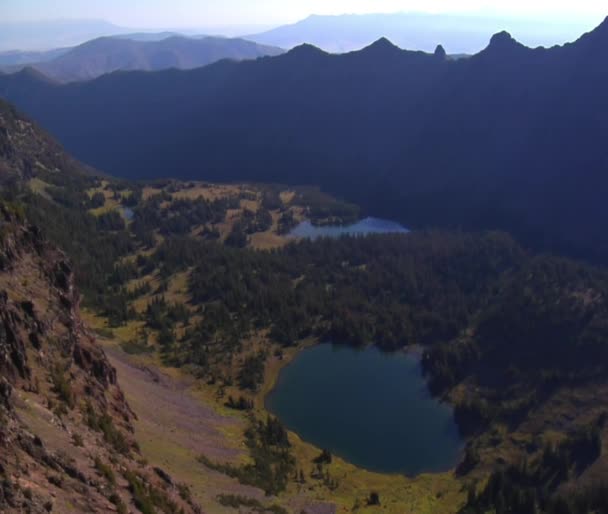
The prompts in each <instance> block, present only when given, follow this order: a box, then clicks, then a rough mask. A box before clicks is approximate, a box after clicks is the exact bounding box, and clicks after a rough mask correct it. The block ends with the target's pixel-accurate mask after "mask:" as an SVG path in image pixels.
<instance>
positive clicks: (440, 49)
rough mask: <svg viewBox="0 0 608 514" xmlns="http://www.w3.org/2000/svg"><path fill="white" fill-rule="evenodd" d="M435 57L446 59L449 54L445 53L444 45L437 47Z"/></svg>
mask: <svg viewBox="0 0 608 514" xmlns="http://www.w3.org/2000/svg"><path fill="white" fill-rule="evenodd" d="M434 55H435V57H437V58H438V59H442V60H444V59H446V58H447V56H448V54H447V52H446V51H445V48H443V45H437V48H435V52H434Z"/></svg>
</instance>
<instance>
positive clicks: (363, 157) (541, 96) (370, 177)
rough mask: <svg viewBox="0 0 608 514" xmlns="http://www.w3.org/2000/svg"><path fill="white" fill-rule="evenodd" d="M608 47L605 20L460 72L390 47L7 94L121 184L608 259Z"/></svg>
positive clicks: (454, 65)
mask: <svg viewBox="0 0 608 514" xmlns="http://www.w3.org/2000/svg"><path fill="white" fill-rule="evenodd" d="M607 44H608V21H607V22H605V23H603V24H602V25H601V26H599V27H598V28H597V29H596V30H595V31H593V32H592V33H589V34H586V35H584V36H583V37H581V38H580V39H579V40H578V41H576V42H575V43H572V44H568V45H565V46H563V47H555V48H551V49H542V48H539V49H529V48H526V47H524V46H522V45H521V44H519V43H517V42H516V41H515V40H513V39H512V38H511V37H510V36H509V35H508V34H506V33H501V34H497V35H496V36H494V37H493V38H492V41H491V43H490V44H489V46H488V47H487V48H486V49H485V50H483V51H482V52H480V53H479V54H477V55H475V56H473V57H472V58H470V59H465V60H459V61H450V60H447V59H446V58H445V52H443V51H441V49H439V50H438V51H437V52H436V53H435V54H434V55H433V54H424V53H421V52H408V51H403V50H400V49H398V48H397V47H395V46H393V45H392V44H390V42H388V41H387V40H386V39H382V40H379V41H378V42H376V43H374V44H373V45H371V46H370V47H368V48H365V49H363V50H361V51H360V52H354V53H351V54H345V55H330V54H326V53H324V52H322V51H321V50H318V49H316V48H314V47H311V46H308V45H304V46H301V47H298V48H295V49H294V50H292V51H291V52H289V53H287V54H285V55H282V56H279V57H276V58H266V59H260V60H258V61H255V62H254V61H250V62H243V63H233V62H221V63H216V64H213V65H210V66H208V67H206V68H203V69H198V70H193V71H188V72H179V71H165V72H159V73H154V74H150V73H126V74H114V75H111V76H106V77H101V78H99V79H97V80H94V81H91V82H87V83H79V84H71V85H65V86H58V85H55V84H52V83H49V82H48V81H44V80H42V79H41V78H40V77H37V76H35V75H34V74H33V73H31V72H27V71H24V72H22V73H18V74H15V75H11V76H1V77H0V94H1V95H3V96H4V97H6V98H8V99H10V100H11V101H13V102H14V103H15V104H16V105H17V106H18V107H19V108H21V109H23V110H24V111H25V112H27V113H28V114H29V115H31V116H32V117H33V118H34V119H36V120H37V121H38V122H40V123H41V124H42V125H43V126H44V127H46V128H47V129H49V130H50V131H52V132H53V134H55V135H56V136H57V137H58V138H59V139H60V140H61V141H62V143H64V144H65V145H66V148H67V149H68V150H69V151H71V152H72V153H73V154H74V155H75V156H76V157H78V158H80V159H83V160H84V161H86V162H88V163H90V164H92V165H94V166H96V167H98V168H100V169H103V170H105V171H107V172H109V173H112V174H115V175H119V176H123V177H131V178H133V177H138V178H141V177H146V178H151V177H167V176H171V177H179V178H185V179H192V178H204V179H207V180H255V181H262V182H281V183H290V184H302V183H309V184H317V185H321V186H322V187H323V188H325V189H326V190H328V191H330V192H333V193H337V194H339V195H341V196H345V197H347V198H348V199H349V200H350V201H353V202H355V203H358V204H360V205H361V206H362V207H363V208H364V209H365V210H366V211H368V212H372V213H374V214H376V215H383V216H385V217H392V218H394V219H397V220H399V221H402V222H403V223H404V224H405V225H406V226H409V227H413V228H415V227H421V226H441V227H464V228H466V229H488V228H489V229H503V230H507V231H509V232H511V233H514V234H515V235H516V236H517V237H518V239H520V240H522V241H523V242H524V243H525V244H527V245H528V244H530V245H535V246H537V247H541V248H544V249H549V250H555V251H565V252H569V253H570V254H572V255H577V256H584V257H586V258H591V259H599V260H606V259H608V239H607V236H606V234H605V231H604V230H603V229H602V227H601V226H600V224H598V223H594V222H593V220H597V219H604V218H605V217H606V214H607V213H606V204H605V202H604V197H605V195H606V192H607V188H608V183H607V181H606V178H605V173H604V172H605V167H606V162H607V159H608V157H607V154H606V149H605V145H604V135H605V134H606V133H607V131H608V121H607V120H608V116H606V113H607V112H608V103H607V100H606V96H605V95H604V94H603V91H604V90H606V89H608V67H607V66H606V62H607V61H606V59H605V58H604V57H605V48H606V45H607ZM547 127H550V130H548V128H547ZM109 148H111V149H112V151H108V149H109Z"/></svg>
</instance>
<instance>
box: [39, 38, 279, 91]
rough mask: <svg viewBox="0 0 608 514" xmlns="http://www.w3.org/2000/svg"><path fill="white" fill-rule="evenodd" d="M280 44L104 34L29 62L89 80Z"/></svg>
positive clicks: (185, 65) (191, 64)
mask: <svg viewBox="0 0 608 514" xmlns="http://www.w3.org/2000/svg"><path fill="white" fill-rule="evenodd" d="M281 53H283V51H282V50H281V49H280V48H277V47H272V46H265V45H260V44H258V43H254V42H252V41H246V40H244V39H228V38H221V37H204V38H197V39H194V38H188V37H184V36H177V35H176V36H171V37H166V38H163V39H161V40H158V41H156V40H151V41H142V40H136V39H131V38H129V37H128V36H125V37H103V38H99V39H94V40H92V41H88V42H86V43H83V44H82V45H80V46H77V47H75V48H72V49H70V50H69V51H67V52H64V53H62V54H61V55H59V56H58V57H55V58H54V59H52V60H47V62H40V63H33V64H28V66H31V67H33V68H34V69H36V70H38V71H40V72H42V73H44V74H45V75H46V76H48V77H50V78H52V79H54V80H58V81H60V82H72V81H80V80H89V79H93V78H96V77H99V76H100V75H105V74H106V73H112V72H115V71H130V70H141V71H158V70H166V69H169V68H176V69H182V70H188V69H192V68H198V67H201V66H206V65H207V64H210V63H213V62H216V61H220V60H222V59H232V60H236V61H240V60H244V59H256V58H258V57H263V56H266V55H279V54H281Z"/></svg>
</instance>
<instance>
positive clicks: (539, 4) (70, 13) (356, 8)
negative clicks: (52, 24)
mask: <svg viewBox="0 0 608 514" xmlns="http://www.w3.org/2000/svg"><path fill="white" fill-rule="evenodd" d="M396 11H426V12H450V13H458V12H475V13H492V14H499V15H509V16H511V15H517V16H523V17H531V18H536V17H543V18H545V19H546V18H547V17H551V18H556V17H562V18H564V19H565V20H567V19H568V18H572V17H575V18H589V19H601V18H603V17H604V16H606V15H608V6H607V5H606V0H308V1H303V0H0V23H1V22H9V21H24V20H45V19H47V20H48V19H57V18H81V19H82V18H89V19H90V18H99V19H105V20H108V21H111V22H113V23H115V24H118V25H122V26H128V27H141V28H161V27H196V26H198V27H211V26H224V25H254V24H260V25H273V24H281V23H287V22H295V21H297V20H299V19H302V18H305V17H306V16H308V15H310V14H343V13H369V12H396Z"/></svg>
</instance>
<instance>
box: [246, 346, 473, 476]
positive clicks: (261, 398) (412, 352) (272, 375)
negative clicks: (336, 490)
mask: <svg viewBox="0 0 608 514" xmlns="http://www.w3.org/2000/svg"><path fill="white" fill-rule="evenodd" d="M325 345H327V346H332V347H334V349H337V350H338V351H340V350H353V349H352V348H351V347H349V346H348V345H340V344H335V343H329V342H320V341H318V340H315V341H312V340H310V341H308V342H306V343H304V344H302V345H299V346H298V347H296V348H294V349H293V350H292V351H289V352H288V353H287V354H286V355H285V356H284V357H283V359H281V360H278V359H277V360H275V361H274V362H272V363H271V364H270V366H268V371H267V377H266V378H265V380H264V383H263V385H262V388H261V389H260V391H259V392H258V394H256V401H255V404H256V409H257V410H261V411H262V412H264V413H266V414H269V415H272V416H275V417H277V418H278V419H279V420H281V422H283V423H284V424H285V426H286V428H287V429H288V431H289V433H291V434H293V435H294V436H296V438H297V439H298V440H299V441H301V442H302V443H304V444H306V445H309V446H311V447H314V448H316V449H317V450H318V452H319V453H320V452H321V450H322V449H323V445H322V444H318V442H314V441H311V438H310V437H306V436H305V435H304V434H303V433H302V431H301V430H299V429H297V428H296V427H294V426H293V425H292V424H291V423H285V421H284V419H282V417H281V415H280V414H279V413H277V412H276V410H275V409H274V408H272V407H271V406H270V405H269V398H270V396H271V395H272V394H275V393H276V388H277V387H278V386H279V380H280V378H281V373H283V372H284V370H285V368H287V367H288V366H289V365H291V364H292V363H293V362H294V361H295V360H296V359H297V358H298V357H300V356H301V354H302V353H303V352H304V351H306V350H310V349H313V348H317V347H319V346H325ZM361 351H378V352H379V354H381V355H383V356H384V355H387V353H386V352H382V351H381V350H380V349H379V348H377V347H376V346H375V345H368V346H366V347H365V349H363V350H361ZM422 352H423V348H422V347H420V346H412V347H408V348H404V349H401V350H398V351H397V352H391V353H393V354H400V355H404V356H407V355H409V356H413V357H415V358H416V360H417V362H416V365H417V366H420V359H421V357H422ZM418 371H419V372H420V374H421V379H422V381H423V384H424V391H423V397H427V399H430V400H432V402H435V404H436V405H435V408H437V409H439V410H440V411H443V410H444V409H449V416H448V418H449V420H450V423H453V425H454V426H455V427H456V429H455V433H456V434H457V437H458V438H459V441H458V442H457V444H456V446H457V449H456V450H454V456H453V458H452V459H450V462H451V463H450V464H449V465H446V466H440V467H437V465H433V464H431V465H429V466H422V467H420V469H418V470H417V471H415V472H407V471H404V470H401V471H392V470H387V469H385V468H383V467H382V466H381V465H379V466H374V465H366V464H362V463H361V462H356V460H357V459H353V458H352V457H351V456H350V455H348V452H346V453H345V452H344V451H342V452H341V451H339V450H337V451H336V450H335V449H332V448H331V447H328V448H326V449H328V450H330V451H331V453H332V454H333V455H334V456H335V457H337V458H339V459H341V460H343V461H344V462H346V463H348V464H349V465H352V466H354V467H355V468H357V469H360V470H362V471H365V472H369V473H374V474H379V475H383V476H402V477H405V478H407V479H410V480H415V479H417V478H418V477H421V476H424V475H439V474H444V473H453V472H454V470H455V469H456V468H457V466H458V464H459V463H460V462H461V461H462V456H463V454H464V448H465V443H466V441H465V440H464V439H461V438H460V430H459V428H458V426H457V424H456V422H455V420H454V416H453V404H452V402H450V401H448V400H447V399H446V398H438V397H435V396H433V395H432V394H431V392H430V391H429V389H428V382H427V380H426V377H424V376H423V375H422V371H421V370H420V369H418ZM325 446H327V445H325Z"/></svg>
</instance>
